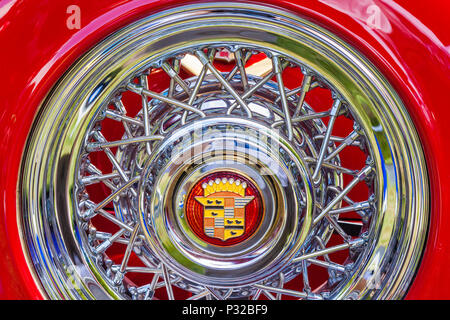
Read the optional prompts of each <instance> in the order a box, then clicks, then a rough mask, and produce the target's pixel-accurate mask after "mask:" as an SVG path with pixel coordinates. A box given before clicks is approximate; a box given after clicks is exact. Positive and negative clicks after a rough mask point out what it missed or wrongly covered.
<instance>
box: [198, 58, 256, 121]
mask: <svg viewBox="0 0 450 320" xmlns="http://www.w3.org/2000/svg"><path fill="white" fill-rule="evenodd" d="M195 55H196V56H197V58H198V59H199V60H200V61H201V62H202V63H203V65H205V66H206V67H207V68H208V69H209V71H211V73H212V74H213V75H214V76H215V77H216V79H217V80H218V81H219V82H220V83H221V84H222V85H223V86H224V88H225V89H226V90H227V91H228V92H229V93H230V94H231V95H232V96H233V98H234V99H235V100H236V102H237V103H238V104H239V105H240V106H241V107H242V108H243V109H244V110H245V112H246V113H247V116H248V117H249V118H251V117H252V112H251V110H250V109H249V107H248V105H247V104H246V103H245V101H244V100H243V99H242V98H241V96H240V95H239V94H238V93H237V92H236V91H235V89H233V87H232V86H231V85H230V83H229V82H228V81H227V80H226V79H225V78H224V77H223V76H222V75H221V74H220V72H219V71H218V70H217V69H216V68H215V67H214V65H213V64H211V61H210V60H209V59H208V57H207V56H206V55H205V54H204V53H203V51H200V50H197V51H195Z"/></svg>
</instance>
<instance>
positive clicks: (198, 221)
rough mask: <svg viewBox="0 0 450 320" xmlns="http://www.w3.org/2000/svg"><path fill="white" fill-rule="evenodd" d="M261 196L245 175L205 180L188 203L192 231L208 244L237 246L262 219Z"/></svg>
mask: <svg viewBox="0 0 450 320" xmlns="http://www.w3.org/2000/svg"><path fill="white" fill-rule="evenodd" d="M262 214H263V212H262V203H261V196H260V193H259V191H258V189H257V188H256V186H255V185H254V184H253V183H252V182H251V181H250V180H249V179H247V178H245V177H243V176H242V175H239V174H236V173H231V172H218V173H213V174H210V175H208V176H206V177H204V178H203V179H201V180H200V181H199V182H197V184H196V185H195V186H194V187H193V189H192V190H191V192H190V193H189V195H188V197H187V201H186V216H187V220H188V223H189V225H190V226H191V228H192V230H193V231H194V232H195V233H196V234H197V235H198V236H199V237H200V238H202V239H203V240H205V241H207V242H208V243H211V244H214V245H220V246H229V245H234V244H237V243H239V242H242V241H244V240H245V239H247V238H249V237H250V236H251V235H252V234H253V233H254V232H255V231H256V230H257V228H258V226H259V223H260V222H261V219H262Z"/></svg>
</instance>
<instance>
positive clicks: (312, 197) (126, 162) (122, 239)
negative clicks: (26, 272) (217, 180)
mask: <svg viewBox="0 0 450 320" xmlns="http://www.w3.org/2000/svg"><path fill="white" fill-rule="evenodd" d="M186 39H189V41H188V42H186V41H185V40H186ZM224 51H227V52H231V53H233V54H234V59H235V61H236V63H235V67H234V68H233V69H232V70H231V71H228V72H223V71H220V69H218V67H217V66H216V65H215V64H214V62H215V60H216V59H217V53H221V52H224ZM258 54H262V55H264V56H265V57H266V58H265V59H264V60H263V62H262V64H261V65H262V66H263V67H262V68H261V67H259V68H258V70H257V71H254V70H255V69H256V68H253V69H252V66H251V65H249V63H248V62H249V61H250V59H251V57H252V56H256V55H258ZM219 56H220V54H219ZM186 58H187V59H186ZM185 59H186V60H185ZM186 61H188V62H186ZM183 63H187V65H183ZM195 65H197V66H199V68H198V69H196V67H195ZM182 68H188V69H190V70H197V72H192V71H191V74H192V76H191V77H190V78H186V79H183V78H181V77H180V70H181V69H182ZM287 68H298V69H301V71H302V73H303V75H304V76H303V80H302V83H301V85H300V86H299V87H298V88H289V89H288V88H287V87H286V86H285V84H284V82H285V79H284V78H283V75H284V72H285V70H286V69H287ZM152 72H164V73H165V74H167V75H168V76H169V77H170V83H169V84H168V86H167V88H166V89H165V90H164V91H161V92H157V91H154V90H152V89H151V85H152V84H151V83H148V79H149V77H148V75H150V78H151V75H152ZM319 89H320V90H326V91H328V92H329V93H330V95H331V97H332V103H331V104H330V105H329V106H328V109H327V110H326V111H316V110H315V106H314V105H312V104H308V103H307V102H306V98H307V97H308V95H309V94H310V92H313V91H314V90H319ZM125 93H128V94H130V93H131V94H135V95H137V96H138V97H139V99H140V101H141V106H140V109H141V111H139V112H138V113H137V115H136V116H130V115H128V113H127V112H129V110H127V108H126V107H125V106H124V104H123V101H122V95H123V94H125ZM342 118H345V119H346V121H351V122H352V123H353V129H352V130H351V131H350V132H347V133H346V136H344V137H341V136H337V135H335V134H333V132H335V131H336V126H338V123H339V121H340V119H342ZM105 121H115V122H116V125H117V126H118V127H120V128H121V129H123V131H124V135H123V136H122V137H120V138H118V139H117V140H107V139H106V138H105V137H104V136H103V134H102V126H103V124H104V123H105ZM224 127H225V129H226V130H224ZM196 130H197V131H198V130H200V132H201V134H200V135H199V136H200V137H201V138H200V139H194V137H196V136H198V135H196ZM218 141H228V142H230V143H231V144H232V145H234V146H236V147H235V149H233V152H230V148H229V147H226V146H227V144H222V145H221V146H220V144H217V142H218ZM243 141H245V142H246V143H243ZM197 144H198V146H200V148H199V149H195V146H197ZM218 145H219V146H218ZM348 148H357V149H359V152H360V153H362V154H363V156H364V157H365V159H366V161H365V163H364V164H363V165H362V166H361V167H359V168H346V167H344V166H343V165H342V163H341V160H340V154H341V153H343V152H345V150H347V149H348ZM211 149H214V150H216V151H217V153H214V155H212V153H211V152H210V151H211ZM192 150H194V151H193V152H192ZM195 150H197V151H198V150H200V152H195ZM250 151H251V152H250ZM95 154H102V155H103V157H104V159H105V162H106V163H108V165H109V166H110V167H111V168H112V169H111V170H110V172H103V171H102V170H101V169H100V168H98V167H96V166H95V165H94V164H93V162H92V159H93V157H94V155H95ZM249 154H250V155H252V154H253V155H254V154H256V155H257V156H256V157H255V159H251V161H248V160H249V157H248V155H249ZM198 156H201V157H200V159H201V160H200V161H197V160H198ZM179 159H183V161H179ZM216 169H220V170H224V169H226V170H230V171H237V172H240V173H242V174H243V175H246V176H248V177H250V178H251V179H252V180H253V181H257V184H258V186H259V188H260V190H261V194H262V197H263V198H264V201H265V203H266V206H265V210H266V215H265V217H266V220H264V221H263V222H262V227H261V228H260V229H259V230H258V232H256V233H255V235H254V236H252V237H251V238H249V240H248V241H249V242H248V243H247V242H246V244H248V246H247V245H246V246H244V245H241V246H239V245H237V246H233V247H230V248H231V249H230V248H224V247H223V248H215V247H212V246H209V245H208V244H207V243H205V242H202V241H201V240H200V239H199V238H198V237H196V236H195V235H194V234H193V233H192V232H191V231H190V229H189V226H187V225H186V223H185V222H184V220H183V217H182V214H183V211H182V210H181V211H180V210H177V209H176V208H177V207H176V206H177V205H179V204H180V203H182V201H183V192H186V190H188V189H189V186H190V185H191V184H192V183H194V181H198V179H199V178H200V177H201V176H203V175H204V174H207V173H208V172H213V171H214V170H216ZM361 185H364V186H365V188H366V189H367V191H366V193H367V196H366V198H365V199H364V200H361V201H359V200H358V201H354V200H352V198H351V192H352V190H354V189H355V188H359V187H360V186H361ZM99 189H102V190H108V195H107V196H106V197H103V199H94V198H95V190H99ZM19 190H20V193H21V199H22V201H21V203H20V208H19V210H18V212H19V214H20V219H21V221H23V228H24V230H25V237H26V241H27V244H28V247H29V254H30V257H31V260H32V261H33V264H34V265H33V267H34V268H35V269H36V271H37V274H38V275H39V278H40V280H41V283H42V287H43V288H44V290H45V292H46V293H47V294H48V296H49V297H50V298H87V299H90V298H101V299H102V298H126V299H130V298H131V299H152V298H154V297H156V296H157V295H158V290H160V291H161V290H164V294H165V296H166V297H167V298H169V299H175V298H177V294H178V292H179V290H181V291H183V292H185V293H187V294H188V295H189V299H204V298H206V299H226V298H251V299H258V298H259V297H260V296H261V295H264V296H266V297H267V298H269V299H280V298H283V297H284V296H292V297H296V298H307V299H364V298H400V297H402V296H403V295H404V293H405V292H406V290H407V288H408V286H409V283H410V281H411V279H412V277H413V275H414V272H415V269H416V267H417V265H418V262H419V259H420V256H421V252H422V248H423V244H424V241H425V234H426V227H427V222H428V221H427V219H428V218H427V216H428V199H429V195H428V186H427V175H426V167H425V163H424V159H423V154H422V151H421V147H420V142H419V139H418V137H417V134H416V133H415V130H414V128H413V127H412V122H411V121H410V119H409V117H408V115H407V113H406V110H405V107H404V106H403V104H402V103H401V101H400V99H399V98H398V97H397V95H396V94H395V92H394V91H393V89H392V88H391V87H390V85H389V84H388V83H387V82H386V80H384V78H383V77H382V75H381V74H380V73H379V72H378V71H377V70H376V69H375V68H374V67H373V66H372V65H371V64H370V63H369V62H368V61H367V60H366V59H365V58H364V57H362V56H361V55H360V54H359V53H358V52H356V51H355V50H354V49H352V48H351V47H350V46H349V45H347V44H346V43H344V42H343V41H342V40H340V39H338V38H337V37H336V36H334V35H333V34H331V33H329V32H328V31H325V30H324V29H321V28H320V27H318V26H316V25H314V24H312V23H310V22H308V21H306V20H303V19H300V18H298V17H295V16H292V15H291V14H289V13H286V12H283V11H278V10H274V9H273V8H266V7H263V6H251V7H250V6H247V5H243V4H237V3H218V4H205V5H192V6H186V7H180V8H176V9H172V10H168V11H165V12H162V13H160V14H157V15H153V16H150V17H148V18H145V19H143V20H141V21H138V22H136V23H134V24H131V25H130V26H128V27H126V28H124V29H122V30H120V31H118V32H117V33H115V34H113V35H111V36H110V37H109V38H108V39H106V40H104V41H103V42H101V43H100V44H99V45H98V46H97V47H95V48H94V49H92V50H91V51H90V52H88V53H87V54H86V55H85V56H83V57H82V58H81V59H80V60H79V61H78V63H77V64H75V65H74V66H73V67H72V68H71V70H70V71H69V72H68V73H67V74H66V75H65V76H64V77H63V78H62V79H61V81H60V82H59V83H58V84H57V85H56V86H55V88H54V90H53V91H52V92H51V93H50V94H49V96H48V97H47V99H46V101H44V103H43V106H42V110H41V112H40V114H39V116H38V118H37V120H36V122H35V125H34V128H33V132H32V134H31V135H30V139H29V144H28V147H27V150H26V153H25V156H24V163H23V166H22V179H21V181H19ZM346 212H355V213H356V214H357V215H359V216H360V218H361V219H360V220H359V221H358V223H357V226H358V228H357V232H354V233H349V232H347V231H346V230H344V229H343V225H345V223H346V221H343V220H341V217H342V215H343V214H345V213H346ZM98 217H103V219H107V220H108V221H110V222H111V223H112V225H114V226H115V230H114V232H110V231H106V230H102V229H100V226H99V225H98V224H97V223H96V222H95V219H97V218H98ZM332 239H338V243H333V242H332ZM117 244H120V246H119V247H120V248H121V251H120V252H119V253H117V252H114V254H115V256H114V257H113V256H112V255H113V254H112V253H111V248H112V247H113V246H116V245H117ZM116 247H117V246H116ZM336 252H341V253H343V254H344V255H345V259H343V260H342V262H339V263H338V262H336V261H333V255H332V254H333V253H336ZM117 256H119V257H120V259H119V260H117ZM136 259H137V260H138V261H139V263H137V262H136ZM314 267H319V268H323V269H324V270H326V272H327V273H328V277H327V279H326V281H325V282H324V283H323V284H321V285H319V286H317V285H316V286H313V285H311V283H312V282H313V281H310V280H311V279H310V270H311V269H312V268H314ZM136 274H139V275H147V278H146V279H148V281H147V282H146V283H144V284H139V285H137V284H136V283H134V282H133V280H132V279H133V275H136ZM297 276H301V280H299V281H298V282H299V285H297V287H296V288H295V289H292V288H291V287H288V286H286V283H288V282H289V281H290V280H291V279H294V278H295V277H297ZM144 278H145V277H144Z"/></svg>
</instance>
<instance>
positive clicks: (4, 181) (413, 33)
mask: <svg viewBox="0 0 450 320" xmlns="http://www.w3.org/2000/svg"><path fill="white" fill-rule="evenodd" d="M262 2H263V3H266V4H268V5H271V6H275V7H281V8H284V9H286V10H290V11H292V12H294V13H296V14H298V15H299V16H302V17H305V18H307V19H310V20H312V21H314V22H316V23H317V24H319V25H321V26H322V27H324V28H326V29H328V30H331V31H332V32H333V33H335V34H337V35H339V36H340V37H341V38H343V39H344V40H346V41H347V42H349V43H350V44H352V45H353V46H354V47H355V48H357V49H358V50H360V51H361V52H362V53H363V54H364V55H366V56H367V57H368V58H369V59H370V60H371V61H372V62H373V63H374V64H375V65H376V66H377V67H378V68H379V70H381V71H382V72H383V73H384V75H385V76H386V77H387V78H388V80H389V81H390V83H391V84H392V85H393V86H394V88H395V89H396V90H397V92H398V93H399V94H400V96H401V98H402V99H403V101H404V102H405V105H406V106H407V108H408V109H409V113H410V115H411V117H412V119H413V121H414V124H415V126H416V128H417V130H418V132H419V135H420V137H421V139H422V144H423V148H424V151H425V155H426V160H427V166H428V172H429V177H430V188H431V190H430V194H431V217H430V226H429V232H428V239H427V244H426V249H425V252H424V255H423V257H422V261H421V264H420V267H419V270H418V272H417V274H416V277H415V279H414V281H413V284H412V286H411V288H410V290H409V292H408V294H407V298H409V299H450V273H449V272H448V265H449V264H450V215H448V214H447V213H448V212H450V200H449V197H448V195H449V194H450V166H448V159H450V149H449V148H446V147H445V146H446V145H448V139H449V138H450V126H449V123H448V119H449V117H450V110H449V108H448V106H449V102H448V101H449V92H450V76H449V75H450V72H449V71H450V70H449V68H450V63H449V62H450V59H449V56H450V34H449V32H448V21H446V19H447V18H448V16H449V15H450V2H447V1H444V0H434V1H431V2H430V1H429V2H423V1H419V0H409V1H407V0H396V1H379V0H339V1H338V0H321V1H312V0H290V1H289V0H263V1H258V3H262ZM186 3H192V1H180V0H139V1H131V0H113V1H111V0H97V1H87V0H78V1H76V3H74V1H72V0H60V1H55V0H53V1H51V0H45V1H44V0H42V1H18V0H6V1H0V44H1V50H0V66H1V67H0V70H1V73H2V77H1V78H0V88H1V89H0V137H1V143H0V155H1V156H0V174H1V178H0V192H1V196H0V199H1V201H0V251H1V252H2V259H0V298H1V299H42V298H43V297H44V295H43V294H42V293H41V291H40V289H39V287H38V285H37V284H36V280H35V279H34V278H33V275H32V272H31V271H30V266H29V265H28V263H27V261H26V256H25V254H24V248H23V247H22V242H21V231H20V230H19V227H18V217H17V201H18V193H17V181H18V179H19V173H20V163H21V158H22V154H23V152H24V146H25V144H26V139H27V136H28V133H29V131H30V127H31V124H32V122H33V119H34V117H35V115H36V112H37V110H38V108H39V105H40V103H41V102H42V100H43V99H44V97H45V96H46V94H47V93H48V92H49V91H50V90H51V88H52V86H53V85H54V84H55V83H56V82H57V80H58V79H59V78H60V77H61V76H62V75H63V74H64V72H65V71H66V70H67V69H68V68H69V66H71V65H72V64H73V63H74V62H75V61H76V60H77V58H78V57H80V56H81V55H82V54H83V53H84V52H86V51H87V50H88V49H89V48H91V47H92V46H93V45H95V44H96V43H97V42H99V41H100V40H101V39H103V38H104V37H106V36H107V35H108V34H110V33H111V32H113V31H115V30H117V29H119V28H121V27H123V26H125V25H126V24H128V23H130V22H132V21H135V20H137V19H140V18H142V17H144V16H146V15H149V14H151V13H153V12H157V11H160V10H163V9H167V8H170V7H173V6H177V5H180V4H186ZM250 3H251V2H250ZM72 4H76V5H77V6H79V7H80V9H81V28H80V29H72V30H70V29H69V28H67V26H66V20H67V18H68V16H69V14H68V13H67V8H68V7H69V6H70V5H72ZM373 5H377V6H378V8H379V9H380V12H379V14H380V15H379V17H378V18H379V25H378V27H376V28H374V27H373V25H370V23H368V21H369V20H368V19H370V15H371V9H370V8H371V6H373Z"/></svg>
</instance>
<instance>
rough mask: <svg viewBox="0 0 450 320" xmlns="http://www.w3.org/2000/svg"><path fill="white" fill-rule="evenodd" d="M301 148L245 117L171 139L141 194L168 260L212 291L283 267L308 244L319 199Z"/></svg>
mask: <svg viewBox="0 0 450 320" xmlns="http://www.w3.org/2000/svg"><path fill="white" fill-rule="evenodd" d="M167 150H170V151H169V152H168V151H167ZM291 150H292V148H290V144H289V143H288V142H287V141H286V140H285V139H284V138H282V137H281V136H280V135H278V134H277V132H276V130H272V129H271V128H269V127H266V126H262V125H260V124H257V123H256V122H253V121H249V120H245V119H241V118H235V117H225V118H221V117H213V118H211V119H208V118H206V119H204V120H200V121H197V122H195V123H193V124H192V125H187V126H185V127H183V128H180V130H179V131H177V132H176V133H174V134H172V135H170V137H168V139H167V140H165V141H164V142H163V143H162V144H161V145H160V147H159V148H158V149H157V151H156V152H155V153H154V154H155V157H154V158H149V159H148V162H147V164H146V165H145V168H144V170H143V174H142V178H141V184H140V188H139V194H140V198H139V212H140V220H141V223H142V225H143V230H145V231H146V232H145V235H146V237H147V240H148V242H149V243H150V244H151V247H152V249H153V250H154V252H155V253H156V255H157V256H158V258H160V259H161V260H162V261H164V262H165V263H166V264H167V265H169V266H170V268H171V269H172V270H176V271H177V273H179V274H181V275H183V277H185V278H186V279H190V280H192V281H196V282H200V283H202V284H205V285H209V286H212V285H215V286H220V287H232V286H242V285H243V284H244V285H247V284H251V283H254V282H258V281H261V280H263V279H265V278H267V277H268V276H270V275H272V274H277V273H278V272H280V271H281V270H283V269H284V268H285V267H286V265H287V264H289V262H290V261H291V259H292V257H293V256H294V255H295V254H296V253H297V252H298V250H299V249H300V247H301V245H302V244H303V242H304V241H305V239H306V236H307V234H308V231H309V228H310V225H311V221H312V218H311V217H312V210H313V206H312V204H313V203H314V200H313V194H314V193H313V190H312V187H311V182H310V180H309V179H310V178H309V173H308V171H309V170H308V169H307V164H306V163H305V162H304V160H303V159H302V157H301V156H300V154H299V153H293V152H292V151H291ZM209 202H211V205H209ZM225 202H226V203H225ZM194 211H197V212H194ZM236 211H237V212H236ZM214 216H217V217H214ZM247 219H248V220H249V221H247ZM236 222H238V223H239V224H240V225H241V226H244V225H246V226H248V227H250V229H247V228H246V229H244V228H242V230H240V229H239V228H236V227H237V225H236ZM233 223H234V224H233ZM286 243H290V244H291V245H290V246H286V245H285V244H286ZM255 270H257V271H255Z"/></svg>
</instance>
